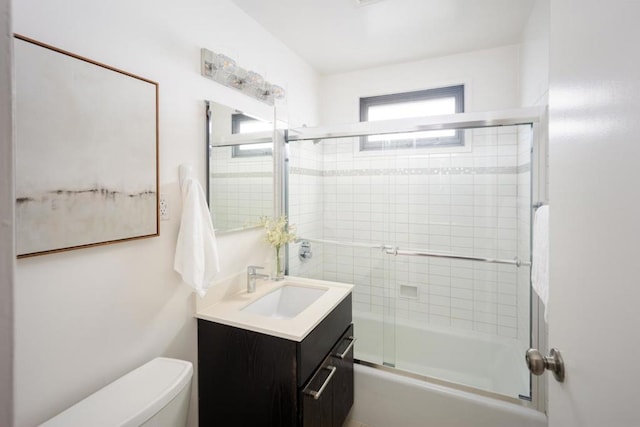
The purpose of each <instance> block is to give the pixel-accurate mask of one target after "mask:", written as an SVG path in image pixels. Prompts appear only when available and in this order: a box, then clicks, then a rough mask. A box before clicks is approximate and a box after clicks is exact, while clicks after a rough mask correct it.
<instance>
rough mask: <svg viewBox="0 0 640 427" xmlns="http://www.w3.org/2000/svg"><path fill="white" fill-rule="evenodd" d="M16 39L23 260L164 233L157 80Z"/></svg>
mask: <svg viewBox="0 0 640 427" xmlns="http://www.w3.org/2000/svg"><path fill="white" fill-rule="evenodd" d="M14 40H15V44H14V54H15V67H16V71H15V82H16V251H17V254H18V258H23V257H30V256H35V255H43V254H49V253H55V252H60V251H68V250H73V249H80V248H86V247H91V246H96V245H104V244H111V243H117V242H123V241H129V240H133V239H141V238H148V237H155V236H158V235H159V234H160V230H159V209H158V208H159V196H158V195H159V192H158V188H159V184H158V166H159V158H158V149H159V145H158V93H159V85H158V83H156V82H154V81H151V80H148V79H145V78H143V77H139V76H137V75H134V74H131V73H128V72H126V71H122V70H119V69H116V68H114V67H110V66H108V65H105V64H102V63H99V62H97V61H93V60H91V59H88V58H85V57H82V56H79V55H76V54H73V53H70V52H67V51H65V50H62V49H58V48H56V47H53V46H50V45H48V44H44V43H42V42H39V41H36V40H33V39H30V38H28V37H25V36H22V35H19V34H14Z"/></svg>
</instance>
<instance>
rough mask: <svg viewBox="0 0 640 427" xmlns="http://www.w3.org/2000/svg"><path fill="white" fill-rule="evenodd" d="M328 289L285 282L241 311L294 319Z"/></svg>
mask: <svg viewBox="0 0 640 427" xmlns="http://www.w3.org/2000/svg"><path fill="white" fill-rule="evenodd" d="M327 289H328V288H320V287H310V286H297V285H292V284H285V285H283V286H280V287H279V288H277V289H274V290H273V291H271V292H269V293H268V294H266V295H264V296H262V297H260V298H259V299H257V300H255V301H254V302H252V303H251V304H249V305H248V306H246V307H244V308H243V309H242V310H241V311H244V312H247V313H253V314H259V315H261V316H266V317H271V318H275V319H292V318H294V317H296V316H297V315H298V314H300V313H301V312H302V311H303V310H304V309H305V308H307V307H309V306H310V305H311V304H312V303H313V302H314V301H316V300H317V299H318V298H320V297H321V296H322V295H324V293H325V292H327Z"/></svg>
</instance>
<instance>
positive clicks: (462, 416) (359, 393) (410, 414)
mask: <svg viewBox="0 0 640 427" xmlns="http://www.w3.org/2000/svg"><path fill="white" fill-rule="evenodd" d="M354 370H355V373H354V382H355V391H354V397H355V399H354V404H353V409H352V411H351V415H350V420H352V421H359V422H362V423H364V424H366V425H367V426H368V427H425V426H438V427H514V426H517V427H546V426H547V419H546V417H545V416H544V414H542V413H540V412H538V411H536V410H534V409H530V408H526V407H523V406H520V405H516V404H513V403H508V402H503V401H501V400H498V399H492V398H489V397H484V396H480V395H478V394H474V393H468V392H465V391H458V390H454V389H452V388H448V387H443V386H439V385H437V384H432V383H429V382H425V381H421V380H416V379H413V378H408V377H404V376H401V375H397V374H394V373H390V372H386V371H383V370H380V369H375V368H371V367H368V366H363V365H359V364H356V365H355V367H354ZM346 425H349V424H348V423H347V424H346Z"/></svg>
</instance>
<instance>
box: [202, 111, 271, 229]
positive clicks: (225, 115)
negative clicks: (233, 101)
mask: <svg viewBox="0 0 640 427" xmlns="http://www.w3.org/2000/svg"><path fill="white" fill-rule="evenodd" d="M205 106H206V112H207V151H208V159H209V161H208V163H207V176H208V182H207V187H208V188H207V197H208V202H209V208H210V210H211V217H212V220H213V227H214V229H215V230H216V233H224V232H231V231H237V230H244V229H247V228H252V227H256V226H257V225H258V223H259V220H260V217H261V216H272V215H273V153H272V152H273V132H274V128H275V126H274V121H273V119H271V120H270V119H268V118H266V117H258V116H257V115H255V114H251V113H247V112H243V111H240V110H237V109H235V108H232V107H229V106H226V105H222V104H219V103H217V102H213V101H205Z"/></svg>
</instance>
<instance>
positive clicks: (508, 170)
mask: <svg viewBox="0 0 640 427" xmlns="http://www.w3.org/2000/svg"><path fill="white" fill-rule="evenodd" d="M530 170H531V164H530V163H527V164H524V165H520V166H518V167H515V166H501V167H475V168H473V167H448V168H400V169H345V170H328V171H320V170H316V169H307V168H297V167H294V168H290V169H289V172H290V173H291V174H292V175H310V176H379V175H514V174H518V173H524V172H529V171H530Z"/></svg>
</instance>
